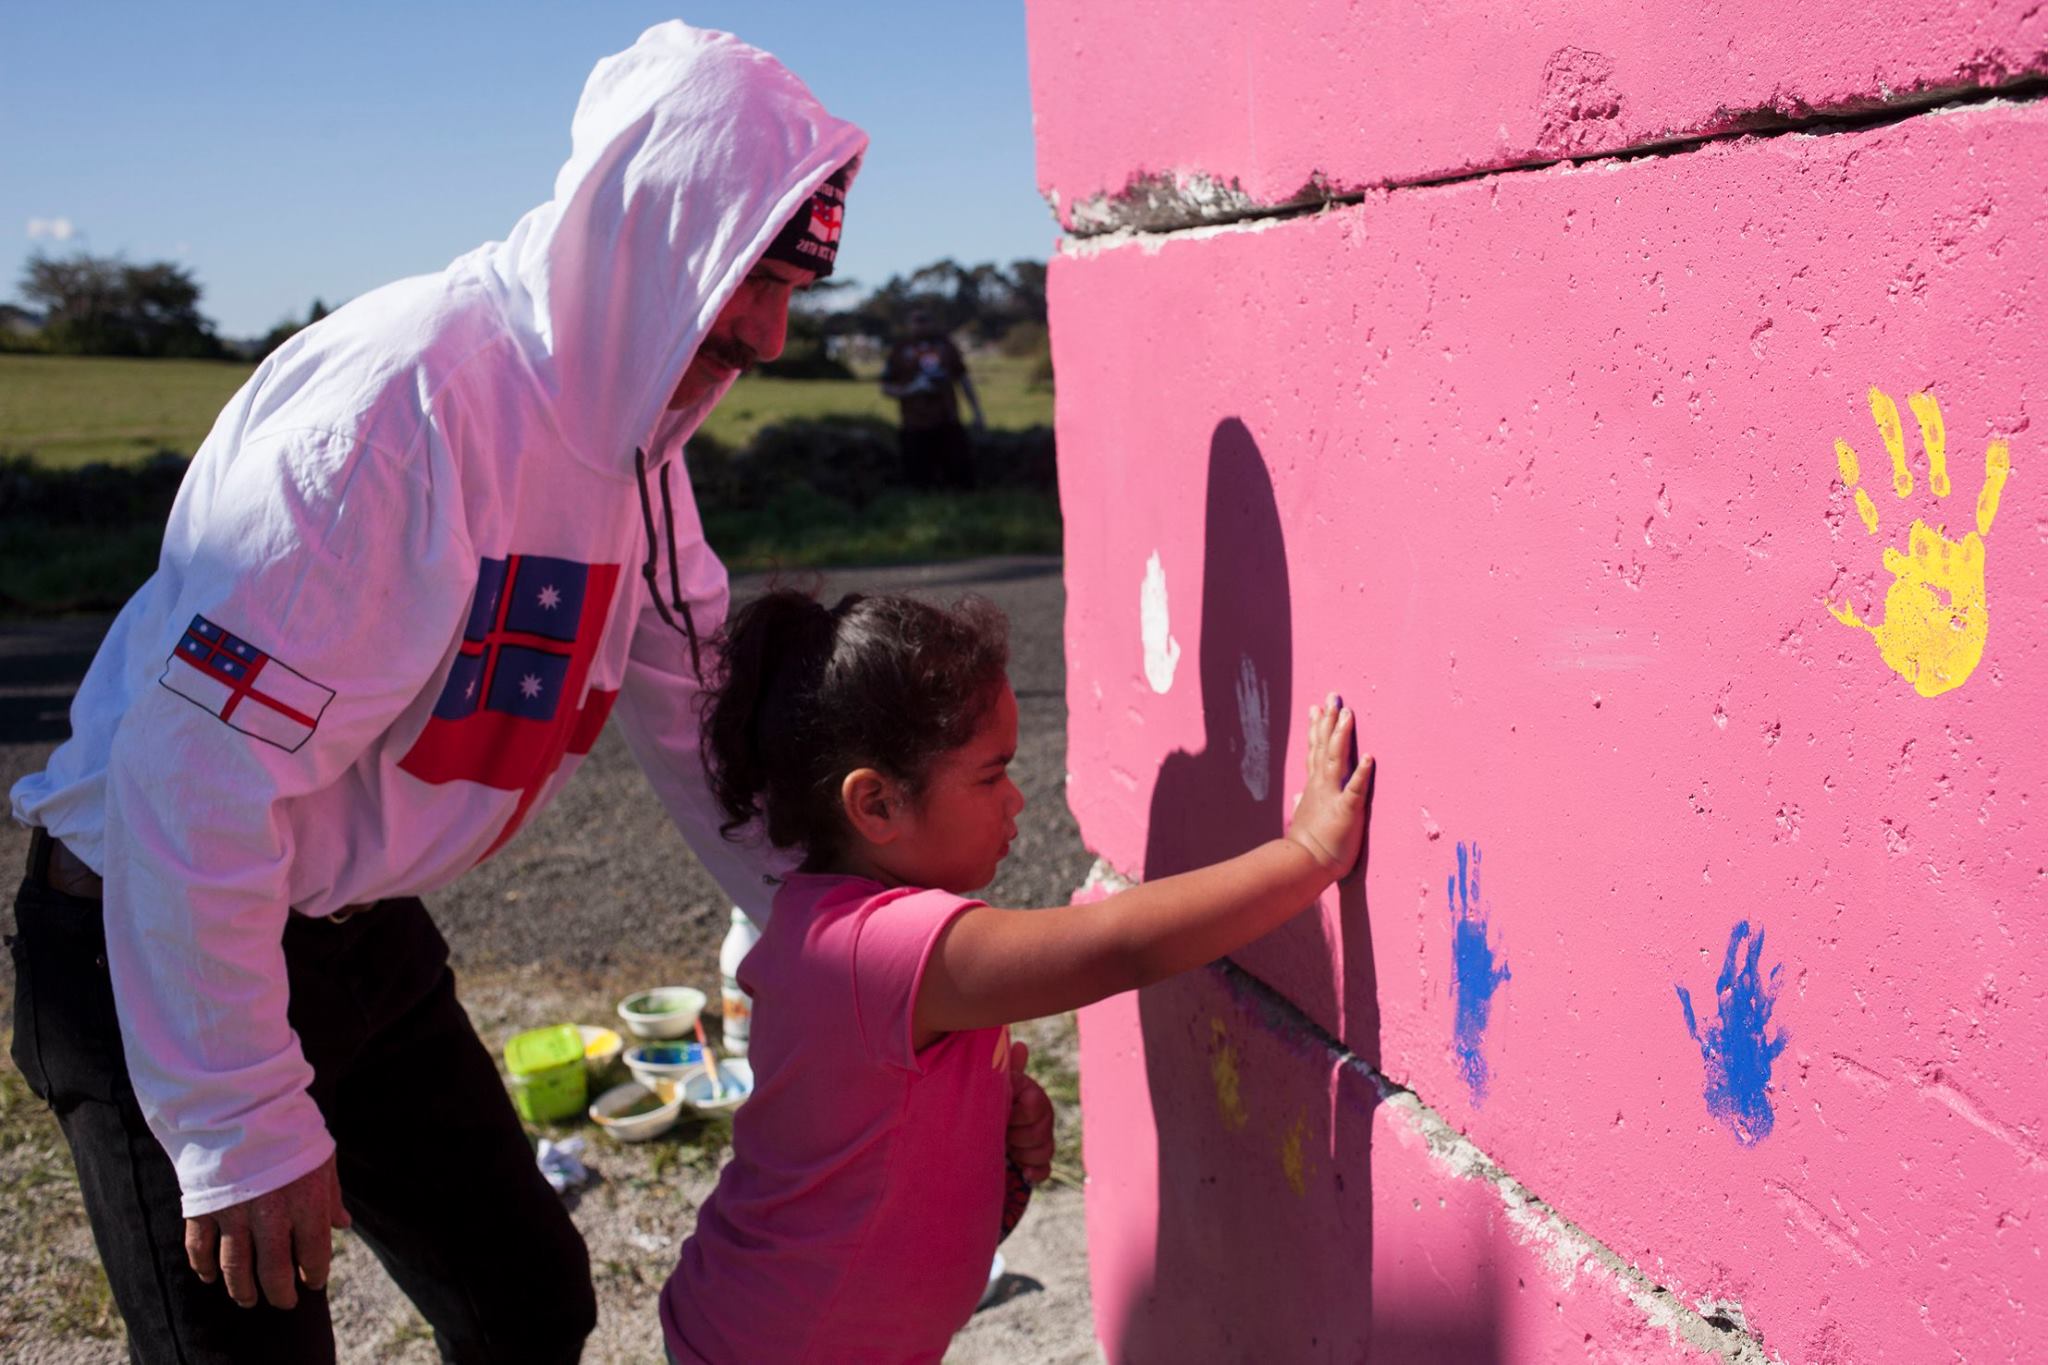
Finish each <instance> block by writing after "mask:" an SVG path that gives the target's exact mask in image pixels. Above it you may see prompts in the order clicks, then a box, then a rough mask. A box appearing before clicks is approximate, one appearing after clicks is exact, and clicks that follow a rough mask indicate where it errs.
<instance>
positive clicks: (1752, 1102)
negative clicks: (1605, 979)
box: [1678, 920, 1787, 1147]
mask: <svg viewBox="0 0 2048 1365" xmlns="http://www.w3.org/2000/svg"><path fill="white" fill-rule="evenodd" d="M1749 932H1750V930H1749V921H1748V920H1741V921H1738V922H1737V923H1736V925H1735V928H1734V930H1733V932H1731V933H1730V934H1729V935H1728V957H1727V959H1726V960H1725V961H1723V962H1722V964H1721V977H1720V979H1719V980H1718V981H1716V982H1715V983H1714V994H1715V996H1716V998H1717V999H1718V1000H1719V1002H1720V1010H1721V1020H1720V1022H1719V1023H1717V1024H1710V1025H1708V1026H1707V1028H1706V1029H1705V1030H1704V1031H1702V1030H1701V1028H1700V1026H1699V1020H1698V1019H1696V1018H1695V1017H1694V1016H1693V1012H1692V995H1691V994H1690V993H1689V992H1688V991H1687V990H1686V989H1685V987H1683V986H1680V987H1678V1003H1679V1004H1680V1005H1682V1006H1684V1007H1685V1031H1686V1032H1687V1033H1690V1034H1691V1035H1692V1037H1693V1041H1694V1042H1696V1043H1698V1044H1699V1045H1700V1057H1701V1058H1702V1059H1703V1060H1704V1061H1705V1062H1706V1064H1707V1088H1706V1092H1705V1093H1706V1099H1707V1112H1708V1113H1710V1114H1712V1115H1713V1116H1714V1117H1715V1118H1717V1119H1719V1120H1720V1121H1721V1122H1722V1123H1724V1124H1726V1125H1728V1129H1729V1131H1730V1132H1732V1133H1734V1134H1735V1140H1736V1141H1737V1142H1739V1143H1741V1144H1742V1145H1743V1146H1745V1147H1754V1146H1755V1145H1756V1144H1757V1143H1759V1142H1762V1141H1763V1140H1764V1139H1765V1138H1767V1137H1769V1136H1770V1135H1771V1126H1772V1124H1773V1123H1775V1122H1776V1116H1775V1115H1774V1114H1773V1113H1772V1112H1771V1096H1770V1088H1771V1063H1772V1062H1774V1061H1776V1060H1777V1059H1778V1054H1779V1053H1781V1052H1783V1051H1784V1050H1785V1043H1786V1041H1787V1037H1786V1033H1785V1030H1784V1029H1782V1028H1781V1029H1779V1030H1778V1032H1777V1034H1776V1036H1772V1034H1771V1010H1772V1008H1773V1007H1774V1006H1775V1005H1776V1004H1777V1003H1778V977H1779V975H1780V974H1781V973H1782V972H1783V971H1784V970H1785V968H1784V966H1783V964H1780V965H1778V966H1775V967H1773V968H1771V973H1770V976H1769V978H1768V979H1764V978H1760V977H1759V976H1758V975H1757V960H1758V959H1759V958H1761V957H1762V956H1763V951H1764V931H1763V930H1762V929H1761V928H1759V929H1758V930H1757V931H1756V937H1755V938H1752V939H1749V951H1748V953H1746V954H1742V957H1743V961H1742V966H1741V969H1740V970H1738V969H1737V968H1736V965H1735V959H1736V956H1737V954H1739V953H1742V941H1743V940H1744V939H1746V938H1749Z"/></svg>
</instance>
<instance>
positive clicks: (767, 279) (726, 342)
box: [668, 256, 818, 408]
mask: <svg viewBox="0 0 2048 1365" xmlns="http://www.w3.org/2000/svg"><path fill="white" fill-rule="evenodd" d="M817 278H818V277H817V276H816V275H814V274H812V273H811V272H810V271H808V270H805V269H802V268H801V267H798V266H793V265H790V264H787V263H786V262H783V261H778V260H771V259H769V258H768V257H765V256H764V257H763V258H762V259H761V260H760V261H758V262H756V263H755V265H754V268H753V269H752V270H750V271H748V272H747V277H746V279H744V280H742V281H740V287H739V288H738V289H737V290H735V291H734V292H733V296H732V297H731V298H730V299H727V300H726V302H725V307H724V308H722V309H720V310H719V314H718V321H716V322H714V323H712V324H711V330H710V331H708V332H706V333H705V334H704V340H703V342H702V343H701V344H699V345H698V347H697V354H695V355H693V356H691V357H690V364H689V366H688V367H687V368H686V369H685V370H684V371H683V377H682V380H681V382H679V383H678V384H677V385H676V391H675V393H674V394H673V395H671V396H670V398H669V400H668V405H669V406H670V407H671V408H687V407H689V406H691V405H692V404H694V403H697V402H699V401H701V400H702V399H704V398H706V397H708V396H710V395H711V394H713V393H715V392H717V390H718V387H719V386H720V385H721V384H724V383H725V382H726V381H727V380H729V379H734V378H737V377H738V376H740V375H742V374H744V373H746V371H748V370H749V369H751V368H753V367H754V366H755V365H758V364H760V363H761V362H762V361H764V360H773V359H775V357H777V356H779V355H781V354H782V343H783V340H784V338H785V337H786V336H787V335H788V333H789V301H790V298H791V297H792V296H793V295H794V294H795V293H796V291H797V290H799V289H802V288H803V287H804V286H805V285H808V284H810V283H811V282H812V281H813V280H815V279H817Z"/></svg>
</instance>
